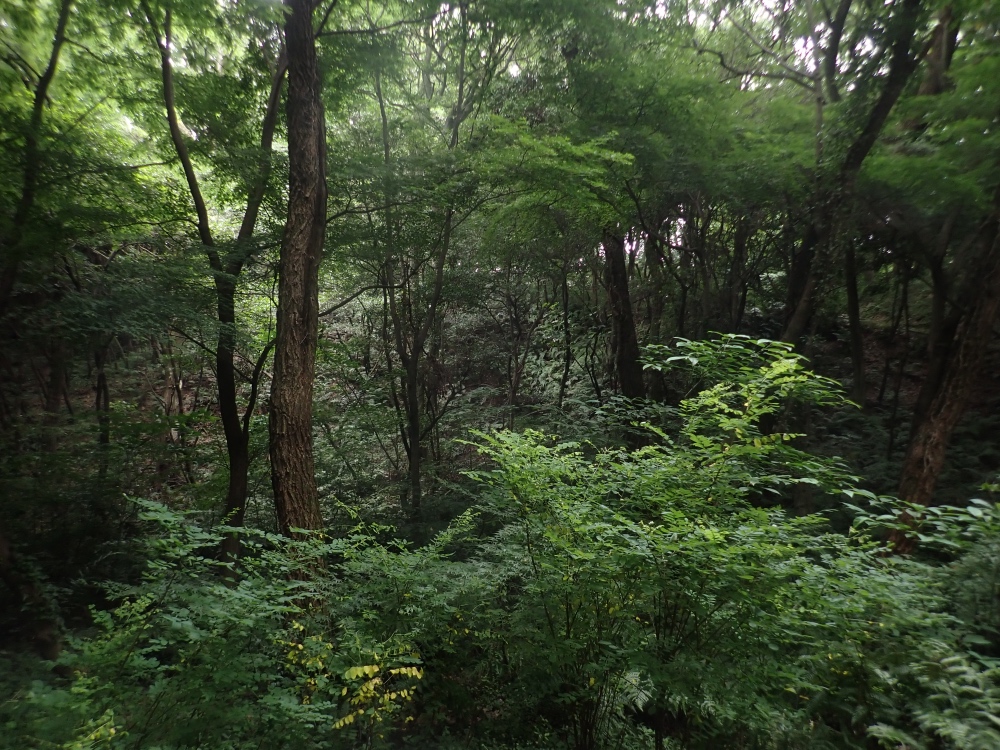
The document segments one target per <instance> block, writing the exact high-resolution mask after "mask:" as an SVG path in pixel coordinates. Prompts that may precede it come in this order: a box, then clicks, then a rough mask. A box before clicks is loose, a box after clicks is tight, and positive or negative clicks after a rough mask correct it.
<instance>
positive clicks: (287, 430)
mask: <svg viewBox="0 0 1000 750" xmlns="http://www.w3.org/2000/svg"><path fill="white" fill-rule="evenodd" d="M285 6H286V8H287V9H288V16H287V19H286V21H285V50H286V54H287V56H288V101H287V105H286V112H287V117H288V221H287V223H286V224H285V232H284V236H283V237H282V241H281V254H280V258H279V271H278V273H279V286H278V323H277V331H276V344H275V350H274V377H273V379H272V381H271V402H270V405H269V415H270V422H269V430H270V436H271V484H272V486H273V487H274V502H275V507H276V508H277V512H278V525H279V526H280V528H281V530H282V531H283V532H284V533H285V534H292V535H294V534H295V533H297V532H296V530H297V529H304V530H314V529H321V528H322V527H323V515H322V512H321V510H320V505H319V494H318V492H317V489H316V474H315V466H314V462H313V436H312V403H313V378H314V370H315V365H316V340H317V334H318V329H319V265H320V260H321V258H322V252H323V240H324V237H325V235H326V197H327V193H326V190H327V187H326V129H325V125H324V118H323V102H322V99H321V90H322V79H321V77H320V70H319V65H318V63H317V56H316V32H315V30H314V28H313V2H312V0H286V2H285Z"/></svg>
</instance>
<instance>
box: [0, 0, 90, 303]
mask: <svg viewBox="0 0 1000 750" xmlns="http://www.w3.org/2000/svg"><path fill="white" fill-rule="evenodd" d="M72 6H73V0H62V4H61V5H60V6H59V19H58V21H56V30H55V36H54V37H53V39H52V50H51V51H50V52H49V62H48V64H47V65H46V66H45V70H44V71H43V72H42V75H41V76H40V77H39V79H38V85H37V86H36V87H35V94H34V100H33V102H32V107H31V120H30V122H29V123H28V132H27V134H26V135H25V141H24V170H23V177H22V183H21V195H20V197H19V198H18V201H17V207H16V208H15V209H14V219H13V221H12V222H11V228H10V233H9V234H8V236H7V237H5V238H0V252H2V253H3V256H6V257H3V256H0V315H3V314H4V312H5V311H6V309H7V305H8V303H9V302H10V297H11V295H12V294H13V291H14V284H15V283H16V281H17V275H18V271H19V269H20V264H21V258H20V255H21V239H22V237H23V235H24V228H25V226H26V225H27V223H28V218H29V217H30V216H31V211H32V209H33V208H34V206H35V198H36V195H37V189H38V176H39V174H40V172H41V148H40V140H41V135H42V115H43V114H44V112H45V103H46V102H47V101H48V96H49V86H51V84H52V79H53V78H55V75H56V68H57V66H58V65H59V53H60V52H61V51H62V47H63V44H64V43H65V41H66V26H67V25H68V24H69V16H70V10H71V9H72Z"/></svg>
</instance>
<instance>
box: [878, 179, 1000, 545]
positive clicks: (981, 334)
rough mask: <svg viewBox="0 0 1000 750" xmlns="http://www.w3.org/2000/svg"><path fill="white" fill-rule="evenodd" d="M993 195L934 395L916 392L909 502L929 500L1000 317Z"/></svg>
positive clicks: (999, 211) (904, 479)
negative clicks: (919, 405)
mask: <svg viewBox="0 0 1000 750" xmlns="http://www.w3.org/2000/svg"><path fill="white" fill-rule="evenodd" d="M994 200H995V207H994V212H993V215H992V216H991V217H990V219H989V220H988V221H987V222H986V223H985V224H984V225H983V228H982V230H981V232H980V243H981V247H982V250H981V254H980V256H979V257H980V260H979V262H978V263H977V264H976V265H975V267H974V268H972V269H970V271H971V272H970V274H969V277H968V283H967V284H966V290H967V293H966V294H964V295H962V298H963V299H966V300H968V304H967V306H966V308H965V310H964V311H963V313H962V315H961V318H960V320H959V322H958V325H957V326H956V328H955V333H954V336H953V337H952V339H951V346H950V352H949V356H948V358H947V362H946V363H945V364H944V367H943V370H942V372H941V375H940V378H937V379H936V382H933V381H928V386H929V388H930V389H931V390H933V395H930V394H926V393H922V394H921V399H920V400H921V402H924V403H926V404H927V406H926V407H925V408H924V409H923V411H922V413H918V420H919V421H916V422H915V423H914V427H913V432H912V436H911V438H910V444H909V447H908V448H907V451H906V458H905V459H904V460H903V471H902V475H901V477H900V481H899V496H900V497H901V498H902V499H904V500H907V501H909V502H912V503H919V504H921V505H929V504H930V503H931V500H932V499H933V494H934V487H935V485H936V484H937V479H938V476H939V475H940V473H941V468H942V466H943V465H944V459H945V452H946V450H947V447H948V441H949V440H950V438H951V434H952V432H953V431H954V429H955V427H956V425H957V424H958V422H959V420H960V419H961V417H962V414H963V413H964V412H965V408H966V406H967V405H968V402H969V396H970V394H971V391H972V387H973V385H974V383H975V380H976V378H977V377H978V376H979V374H980V372H981V370H982V366H983V361H984V359H985V356H986V351H987V348H988V347H989V345H990V343H991V342H992V341H993V338H994V336H993V327H994V325H995V324H996V322H997V319H998V317H1000V231H998V229H1000V189H998V190H997V193H996V196H995V199H994ZM899 541H901V540H899V539H897V542H899ZM903 547H904V549H905V547H906V544H903Z"/></svg>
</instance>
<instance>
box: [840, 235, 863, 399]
mask: <svg viewBox="0 0 1000 750" xmlns="http://www.w3.org/2000/svg"><path fill="white" fill-rule="evenodd" d="M844 281H845V283H846V285H847V318H848V321H849V322H850V328H851V363H852V365H853V369H854V382H853V384H852V388H851V394H852V396H853V397H854V402H855V403H856V404H858V405H859V406H861V407H864V405H865V392H866V387H865V339H864V332H863V331H862V330H861V309H860V304H859V301H858V270H857V263H856V262H855V257H854V244H853V243H852V242H850V241H849V242H848V243H847V246H846V247H845V248H844Z"/></svg>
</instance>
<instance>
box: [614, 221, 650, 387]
mask: <svg viewBox="0 0 1000 750" xmlns="http://www.w3.org/2000/svg"><path fill="white" fill-rule="evenodd" d="M604 277H605V282H606V283H607V286H608V301H609V302H610V307H611V326H612V335H613V339H614V341H615V351H614V357H615V371H616V372H617V373H618V385H619V387H620V388H621V392H622V395H623V396H625V397H626V398H643V397H644V396H645V395H646V385H645V383H644V382H643V378H642V364H641V363H640V362H639V342H638V340H637V338H636V333H635V318H634V317H633V314H632V299H631V297H630V295H629V288H628V269H627V268H626V266H625V242H624V240H623V239H622V238H620V237H617V236H614V235H612V234H611V233H610V232H606V233H605V235H604Z"/></svg>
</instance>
